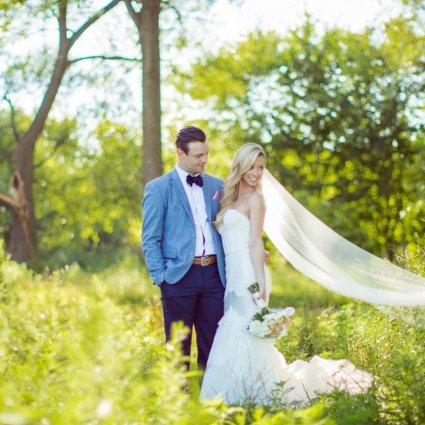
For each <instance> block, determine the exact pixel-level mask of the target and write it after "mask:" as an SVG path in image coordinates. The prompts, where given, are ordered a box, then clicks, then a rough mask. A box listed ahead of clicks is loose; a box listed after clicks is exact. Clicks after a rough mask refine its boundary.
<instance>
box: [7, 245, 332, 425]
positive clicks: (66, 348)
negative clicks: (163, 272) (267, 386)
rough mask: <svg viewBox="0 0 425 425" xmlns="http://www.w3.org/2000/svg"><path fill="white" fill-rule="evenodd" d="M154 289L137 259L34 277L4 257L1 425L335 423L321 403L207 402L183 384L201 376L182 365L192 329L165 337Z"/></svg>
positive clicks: (24, 268)
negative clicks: (278, 407)
mask: <svg viewBox="0 0 425 425" xmlns="http://www.w3.org/2000/svg"><path fill="white" fill-rule="evenodd" d="M0 252H2V250H1V251H0ZM154 289H155V288H153V287H152V285H150V283H149V280H148V279H147V276H146V274H145V272H144V271H143V270H140V266H137V265H136V264H135V263H133V264H132V266H130V263H129V262H127V263H123V264H122V265H121V266H119V267H113V268H110V269H108V270H105V271H104V272H102V273H97V274H86V273H84V272H82V271H81V269H80V268H79V267H78V266H77V265H73V266H71V267H67V268H65V269H61V270H57V271H55V272H53V273H51V274H34V273H33V272H32V271H30V270H28V269H27V268H26V267H25V266H23V265H18V264H16V263H13V262H11V261H10V260H8V259H7V258H5V256H4V254H3V253H2V255H1V258H0V298H1V304H0V325H1V327H0V375H1V379H0V422H1V423H4V424H40V423H42V424H55V425H56V424H57V425H61V424H76V425H77V424H87V423H96V424H100V423H103V424H116V423H120V424H124V423H133V424H146V423H155V424H169V423H173V424H190V423H196V424H217V425H219V424H223V425H224V424H251V423H252V424H258V425H263V424H280V423H282V422H284V423H287V424H289V425H290V424H299V423H308V424H317V425H319V424H321V425H325V424H332V423H333V422H332V420H331V419H329V418H326V411H325V409H324V407H323V405H320V404H319V405H315V406H312V407H310V408H307V409H301V410H283V411H270V410H268V409H264V408H262V407H258V406H246V407H238V406H230V407H228V406H225V405H224V404H223V403H221V402H219V401H218V400H216V401H211V402H205V403H202V404H200V403H199V402H198V400H197V398H196V396H194V395H193V394H191V393H190V392H187V391H184V390H183V389H184V388H185V387H186V384H187V382H188V380H192V379H195V381H197V379H198V375H197V374H195V375H194V374H193V372H192V373H191V374H187V373H186V372H185V371H184V369H183V368H182V363H181V360H182V359H181V356H180V354H179V349H178V345H179V341H180V339H181V338H182V336H183V335H184V331H183V330H182V329H180V328H178V327H177V328H175V330H174V338H173V341H172V342H171V343H169V344H164V343H163V342H162V338H163V336H162V323H161V312H160V306H159V300H158V297H157V295H156V293H154V291H153V290H154ZM135 301H136V304H135Z"/></svg>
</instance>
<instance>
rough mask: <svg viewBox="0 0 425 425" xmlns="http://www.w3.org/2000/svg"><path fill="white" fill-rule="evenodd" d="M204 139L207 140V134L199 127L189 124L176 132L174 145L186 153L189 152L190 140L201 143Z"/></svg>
mask: <svg viewBox="0 0 425 425" xmlns="http://www.w3.org/2000/svg"><path fill="white" fill-rule="evenodd" d="M206 140H207V136H206V135H205V133H204V132H203V131H202V130H201V129H200V128H198V127H195V126H193V125H189V126H187V127H183V128H182V129H181V130H180V131H179V132H178V133H177V139H176V146H177V147H178V148H179V149H181V150H182V151H183V152H184V153H185V154H186V155H187V154H188V152H189V147H188V144H189V143H190V142H202V143H203V142H205V141H206Z"/></svg>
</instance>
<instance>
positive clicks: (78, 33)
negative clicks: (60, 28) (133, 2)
mask: <svg viewBox="0 0 425 425" xmlns="http://www.w3.org/2000/svg"><path fill="white" fill-rule="evenodd" d="M120 1H122V0H112V1H111V2H110V3H108V4H107V5H106V6H104V7H102V9H100V10H99V11H98V12H96V13H95V14H94V15H93V16H91V17H90V18H89V19H88V20H87V21H86V22H84V24H83V25H82V26H81V27H80V28H78V30H77V31H76V32H75V33H74V34H73V35H72V37H71V38H70V39H69V41H70V44H71V46H72V45H73V44H74V43H75V42H76V41H77V40H78V39H79V38H80V36H81V35H82V34H83V33H84V31H85V30H86V29H87V28H89V27H90V26H91V25H92V24H94V23H95V22H96V21H97V20H98V19H99V18H100V17H102V16H103V15H104V14H105V13H106V12H108V11H109V10H111V9H112V8H113V7H115V6H116V5H117V4H118V3H119V2H120Z"/></svg>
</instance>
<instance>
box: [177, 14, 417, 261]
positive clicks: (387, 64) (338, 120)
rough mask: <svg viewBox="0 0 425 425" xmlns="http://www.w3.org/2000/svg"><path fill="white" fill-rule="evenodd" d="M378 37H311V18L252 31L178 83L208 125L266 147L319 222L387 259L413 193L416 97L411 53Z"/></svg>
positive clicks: (339, 33)
mask: <svg viewBox="0 0 425 425" xmlns="http://www.w3.org/2000/svg"><path fill="white" fill-rule="evenodd" d="M406 25H408V23H406ZM399 27H400V25H399ZM407 29H408V28H407V27H404V28H403V30H407ZM387 31H388V29H387ZM387 37H389V36H388V34H387ZM387 40H388V38H387V39H386V40H385V41H384V42H383V43H381V44H379V43H378V42H376V41H374V37H373V33H372V32H371V31H369V30H368V31H365V32H364V33H363V34H355V33H350V32H347V31H343V30H340V29H332V30H328V31H327V32H326V33H325V34H324V35H323V36H318V35H317V34H316V32H315V29H314V26H313V25H312V23H311V22H309V21H307V22H306V23H305V25H303V26H302V27H300V28H298V29H296V30H294V31H292V32H291V33H290V34H289V35H288V36H287V37H285V38H282V37H280V36H278V35H276V34H274V33H265V34H264V33H261V32H255V33H253V34H251V35H250V36H249V37H248V39H247V40H246V41H243V42H241V43H239V44H237V45H235V46H230V47H226V48H223V49H222V50H221V51H220V52H219V53H218V54H217V55H212V54H210V55H205V56H204V57H203V58H202V59H201V60H199V61H198V62H197V63H196V64H195V65H194V66H193V68H192V71H191V72H190V73H189V75H187V74H183V75H182V76H181V81H179V82H178V83H177V86H178V87H180V89H183V85H184V86H185V87H184V90H189V92H190V94H191V95H192V97H193V98H194V99H195V100H203V101H208V102H209V103H210V104H211V105H212V107H213V110H212V113H211V116H210V117H209V120H210V122H211V124H212V126H214V127H215V126H217V127H218V128H220V129H221V132H222V133H224V134H225V133H227V137H228V138H233V139H236V140H239V141H240V142H252V141H253V142H261V143H263V145H264V147H265V149H266V150H267V152H268V154H269V162H268V164H269V165H268V166H269V168H270V169H272V170H273V172H274V173H275V174H276V175H277V176H278V177H279V179H280V181H282V182H283V183H284V184H285V185H286V186H287V187H288V188H289V189H290V190H292V191H293V192H295V193H296V195H297V196H298V197H300V199H302V200H303V201H304V202H307V204H308V206H309V207H310V208H312V209H313V210H314V211H315V212H316V214H318V215H319V216H321V217H322V219H323V214H325V216H324V217H325V218H324V221H327V222H328V223H329V224H330V225H331V226H332V227H333V228H335V229H336V230H337V231H339V232H340V233H342V234H344V235H345V236H347V237H349V239H350V240H353V241H354V242H357V243H358V244H360V245H362V246H365V247H366V248H367V249H371V250H373V251H375V252H377V253H380V254H381V253H384V254H386V255H388V256H389V257H391V256H392V254H393V249H394V248H395V247H396V246H397V245H398V244H399V243H400V242H401V241H402V240H403V235H404V231H403V229H404V228H405V226H403V224H402V217H403V212H404V211H405V210H406V208H408V205H409V204H410V203H411V202H414V198H415V195H414V194H413V193H412V192H411V191H409V189H408V187H407V184H406V183H407V180H408V175H407V173H406V164H409V165H410V164H411V163H412V161H413V160H414V157H415V155H416V146H418V145H419V142H420V134H421V125H418V124H414V123H413V121H412V119H411V117H412V116H415V115H417V112H418V111H420V110H421V108H422V107H423V105H424V103H423V102H424V99H423V96H421V95H420V93H421V88H422V87H423V86H422V84H423V69H422V70H421V68H420V66H419V65H418V60H419V59H418V58H420V55H419V54H418V51H420V49H419V50H418V51H416V50H415V52H416V54H409V57H407V56H406V58H405V59H406V66H404V67H403V68H400V66H399V64H397V63H395V61H393V60H392V58H393V57H394V52H393V51H392V50H391V49H390V48H389V46H388V43H387ZM421 45H423V44H420V43H419V46H421ZM422 51H423V50H422ZM398 57H399V60H400V59H401V56H400V55H399V56H398ZM420 76H422V78H420ZM188 82H190V83H189V89H188V88H187V85H188V84H187V83H188ZM338 212H339V213H338ZM365 233H366V235H365ZM365 236H366V237H365Z"/></svg>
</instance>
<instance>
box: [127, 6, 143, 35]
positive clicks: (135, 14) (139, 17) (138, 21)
mask: <svg viewBox="0 0 425 425" xmlns="http://www.w3.org/2000/svg"><path fill="white" fill-rule="evenodd" d="M124 2H125V5H126V7H127V10H128V13H129V14H130V16H131V19H133V21H134V23H135V24H136V26H137V28H140V24H141V20H142V12H136V11H135V10H134V8H133V6H132V4H131V0H124Z"/></svg>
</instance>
